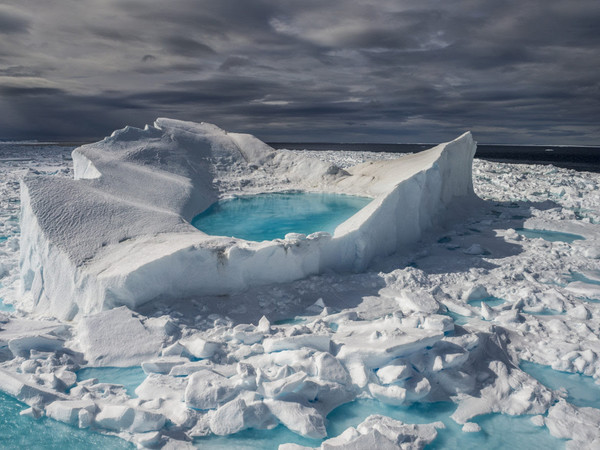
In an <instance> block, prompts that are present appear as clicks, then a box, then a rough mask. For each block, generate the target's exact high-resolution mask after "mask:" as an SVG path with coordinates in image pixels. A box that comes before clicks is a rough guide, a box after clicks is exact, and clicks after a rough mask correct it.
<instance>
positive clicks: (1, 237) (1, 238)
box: [0, 236, 8, 242]
mask: <svg viewBox="0 0 600 450" xmlns="http://www.w3.org/2000/svg"><path fill="white" fill-rule="evenodd" d="M7 239H8V237H6V236H0V242H2V241H6V240H7Z"/></svg>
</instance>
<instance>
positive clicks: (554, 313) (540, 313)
mask: <svg viewBox="0 0 600 450" xmlns="http://www.w3.org/2000/svg"><path fill="white" fill-rule="evenodd" d="M523 312H524V313H525V314H531V315H532V316H561V315H563V314H565V312H564V311H556V310H554V309H542V310H541V311H526V310H523Z"/></svg>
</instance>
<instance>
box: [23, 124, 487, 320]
mask: <svg viewBox="0 0 600 450" xmlns="http://www.w3.org/2000/svg"><path fill="white" fill-rule="evenodd" d="M475 148H476V146H475V142H474V141H473V139H472V137H471V135H470V133H465V134H464V135H462V136H460V137H459V138H457V139H456V140H454V141H451V142H449V143H445V144H440V145H438V146H436V147H434V148H432V149H430V150H427V151H424V152H421V153H418V154H414V155H408V156H405V157H402V158H398V159H396V160H388V161H378V162H367V163H363V164H359V165H357V166H354V167H351V168H349V169H346V170H343V169H340V168H339V167H336V166H333V165H331V164H328V163H325V162H322V161H320V160H318V159H315V158H311V157H308V156H303V155H301V154H298V153H294V152H290V151H285V150H282V151H275V150H274V149H272V148H271V147H269V146H268V145H266V144H265V143H263V142H261V141H260V140H258V139H257V138H255V137H253V136H251V135H246V134H236V133H227V132H225V131H223V130H221V129H220V128H218V127H216V126H214V125H210V124H206V123H200V124H196V123H190V122H182V121H176V120H170V119H157V120H156V122H155V124H154V126H146V128H145V129H143V130H142V129H137V128H132V127H126V128H124V129H122V130H118V131H115V132H114V133H113V134H112V135H111V136H110V137H107V138H105V139H104V140H102V141H100V142H97V143H94V144H89V145H84V146H82V147H79V148H77V149H75V150H74V151H73V165H74V171H75V177H74V178H75V179H74V180H65V179H57V178H56V177H50V176H29V177H26V178H25V179H24V180H23V181H22V183H21V214H22V230H21V282H22V289H23V290H24V291H25V293H26V294H27V295H26V296H25V297H24V298H25V300H23V302H24V303H23V304H22V305H21V306H22V307H24V308H25V309H29V310H34V311H37V312H42V313H45V314H50V315H54V316H56V317H59V318H63V319H69V320H70V319H73V318H76V317H77V316H78V315H80V314H88V313H93V312H98V311H101V310H105V309H110V308H114V307H117V306H121V305H126V306H128V307H130V308H132V309H135V308H136V307H138V306H140V305H142V304H144V303H146V302H148V301H151V300H153V299H158V298H160V299H168V298H181V297H188V296H201V295H209V294H227V293H231V292H235V291H240V290H243V289H245V288H247V287H249V286H252V285H260V284H268V283H274V282H286V281H292V280H296V279H300V278H303V277H306V276H308V275H311V274H317V273H320V272H323V271H325V270H334V271H362V270H364V269H365V268H366V267H367V266H368V264H369V263H370V262H371V261H372V260H373V258H375V257H380V256H385V255H388V254H391V253H393V252H396V251H401V250H403V249H406V248H408V247H410V246H411V245H414V244H415V243H416V242H417V241H418V240H419V239H420V238H421V237H422V235H423V233H424V232H425V231H427V230H430V229H432V228H434V227H437V226H440V225H442V224H443V222H444V221H445V220H447V219H449V218H451V217H452V215H456V214H457V213H458V211H464V207H465V206H468V205H469V204H471V201H472V200H473V199H474V198H476V197H475V194H474V192H473V186H472V179H471V165H472V159H473V155H474V153H475ZM286 190H301V191H319V192H333V193H343V194H351V195H362V196H368V197H372V198H373V201H372V202H371V203H369V204H368V205H367V206H366V207H364V208H363V209H362V210H360V211H359V212H358V213H356V214H355V215H354V216H352V217H351V218H350V219H348V220H347V221H346V222H344V223H342V224H341V225H339V226H338V227H337V228H336V230H335V233H334V235H333V236H331V235H329V234H327V233H314V234H311V235H309V236H303V235H298V234H290V235H287V236H286V238H285V239H276V240H273V241H264V242H251V241H245V240H242V239H236V238H231V237H223V236H209V235H206V234H205V233H203V232H201V231H199V230H197V229H196V228H194V227H192V226H191V225H190V221H191V220H192V218H193V217H194V216H196V215H197V214H199V213H200V212H202V211H204V210H205V209H206V208H208V207H209V206H210V205H211V204H212V203H214V202H215V201H217V200H218V199H219V198H223V197H225V196H230V195H246V194H257V193H262V192H275V191H286Z"/></svg>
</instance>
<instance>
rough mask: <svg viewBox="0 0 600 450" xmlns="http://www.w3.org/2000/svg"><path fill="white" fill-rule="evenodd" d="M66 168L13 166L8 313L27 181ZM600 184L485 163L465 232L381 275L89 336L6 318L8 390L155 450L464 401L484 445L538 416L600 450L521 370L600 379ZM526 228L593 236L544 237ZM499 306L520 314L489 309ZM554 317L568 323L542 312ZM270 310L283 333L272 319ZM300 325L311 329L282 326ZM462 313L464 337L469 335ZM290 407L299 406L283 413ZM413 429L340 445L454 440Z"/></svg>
mask: <svg viewBox="0 0 600 450" xmlns="http://www.w3.org/2000/svg"><path fill="white" fill-rule="evenodd" d="M366 156H368V155H366ZM331 157H332V158H338V159H340V158H344V157H348V158H354V157H356V155H343V154H338V155H331ZM61 158H62V156H59V157H58V158H49V159H45V160H41V161H39V160H38V161H30V162H26V161H20V162H18V161H15V162H13V163H11V164H10V165H8V164H6V165H2V166H1V167H0V169H1V170H2V175H3V178H2V181H1V182H0V189H2V193H3V196H2V202H3V204H2V206H3V208H2V216H1V217H0V222H1V225H0V235H2V236H5V237H7V239H5V240H3V241H0V250H1V251H2V253H1V256H0V257H1V258H2V259H1V260H0V262H1V263H2V264H3V271H2V272H3V277H2V279H1V280H0V281H1V282H2V284H3V286H2V287H1V288H0V297H3V298H4V299H5V300H6V301H7V302H10V303H17V301H18V299H19V297H18V293H17V290H18V272H19V270H18V267H17V260H18V234H19V221H18V217H17V211H18V206H19V205H18V195H17V192H16V187H17V184H16V182H17V181H18V179H19V178H20V177H21V176H22V175H23V174H24V172H25V171H26V170H27V169H28V168H32V169H35V170H37V171H39V172H46V173H55V172H58V174H56V175H55V176H61V174H63V175H67V174H68V167H67V165H66V163H65V162H64V161H63V160H62V159H61ZM599 186H600V179H599V177H598V175H595V174H587V173H577V172H573V171H567V170H561V169H553V168H549V167H540V166H512V165H510V166H509V165H504V164H497V163H487V162H483V161H477V160H476V161H475V163H474V187H475V191H476V193H477V194H478V195H479V196H480V197H482V198H484V199H485V201H486V202H485V204H483V205H482V206H481V208H480V209H478V210H477V212H476V213H475V214H473V216H472V217H471V218H470V219H469V220H468V221H467V222H466V223H462V224H461V223H458V224H455V225H453V226H452V228H451V229H450V230H449V231H447V232H445V233H444V234H443V235H440V236H431V237H429V238H427V239H426V240H425V241H424V242H423V243H422V245H421V247H420V248H419V249H417V250H415V251H412V252H409V253H407V254H405V255H394V256H390V257H388V258H385V259H383V260H381V261H379V262H377V263H376V264H375V266H373V268H372V269H371V271H369V272H367V273H363V274H346V275H335V274H325V275H320V276H314V277H310V278H308V279H305V280H300V281H296V282H291V283H286V284H282V285H279V286H264V287H256V288H253V289H251V290H249V291H247V292H245V293H239V294H234V295H231V296H230V297H228V298H227V299H225V300H224V299H223V298H221V299H220V301H213V302H211V301H210V300H211V299H210V298H203V299H196V300H193V301H191V302H180V303H177V302H174V303H168V302H165V303H161V302H157V303H156V304H149V305H147V306H146V308H143V309H142V310H141V311H140V312H139V313H138V314H133V313H131V312H129V311H128V310H127V309H125V308H120V309H117V310H112V311H111V312H105V313H100V314H95V315H90V316H89V317H87V318H86V319H85V320H84V321H82V322H80V323H79V324H78V325H74V324H73V323H69V322H62V321H58V320H54V319H44V318H41V317H39V316H35V315H31V314H28V313H25V312H24V311H16V312H14V313H6V314H3V319H2V322H3V323H2V325H0V326H1V328H2V329H1V330H0V340H1V341H2V342H3V344H2V362H1V369H2V371H3V377H2V378H1V379H2V380H3V382H2V386H0V389H2V390H3V391H5V392H7V391H8V392H12V393H13V394H12V395H14V396H16V397H20V398H21V399H22V400H27V401H28V402H29V403H32V404H33V405H34V406H35V408H33V409H31V410H28V411H27V414H31V415H35V414H37V413H40V412H42V413H45V414H47V415H49V416H52V417H56V418H58V419H60V420H63V421H65V422H70V423H73V424H74V426H79V425H82V426H85V425H86V424H87V423H88V422H86V420H89V419H91V418H93V420H92V421H91V422H89V423H90V426H91V427H92V428H94V429H100V430H104V432H106V431H110V430H113V432H115V426H116V425H115V424H117V425H118V426H119V427H120V428H119V429H120V431H119V434H120V435H121V437H123V438H125V439H128V440H131V441H133V442H137V443H139V444H140V445H147V446H152V445H155V446H160V445H163V444H164V445H167V446H168V445H172V446H178V447H181V446H183V445H185V442H186V441H187V442H190V441H189V440H190V436H193V435H201V434H207V435H208V436H209V437H207V438H204V439H209V440H208V441H206V440H203V441H201V442H202V443H203V444H207V443H208V442H210V436H212V435H213V433H215V431H217V432H222V431H223V430H225V428H223V427H225V426H227V427H229V428H226V430H227V431H232V430H233V431H235V430H237V429H242V428H243V427H245V426H253V427H255V428H256V427H260V426H261V425H260V424H258V425H257V422H256V421H257V420H258V418H261V420H264V422H262V426H267V425H268V424H269V421H270V420H271V421H278V422H282V423H286V424H289V426H290V427H291V428H293V429H296V430H297V432H300V433H304V434H305V435H309V433H310V434H313V433H316V434H315V435H317V434H318V433H320V432H321V433H322V431H320V430H322V429H321V428H320V426H319V424H320V421H319V418H318V417H319V416H321V417H324V416H325V414H326V411H327V410H328V409H330V408H332V407H334V406H335V405H336V404H341V403H345V402H348V401H351V400H352V399H354V398H363V397H366V398H372V399H376V400H377V401H379V402H382V403H384V404H390V405H394V404H400V405H407V404H409V403H410V402H415V401H417V402H430V401H441V400H449V401H452V402H454V404H456V405H457V406H458V408H457V409H456V411H455V412H454V413H453V418H454V419H455V420H456V421H457V422H459V423H465V422H466V426H465V428H464V429H465V431H473V432H475V433H477V431H476V430H477V428H478V425H477V424H475V423H473V421H475V420H476V418H477V417H478V416H479V415H481V414H485V413H486V412H498V413H503V414H523V413H525V414H530V415H531V416H532V421H533V422H534V423H536V424H538V425H539V426H542V427H545V428H546V429H548V430H549V432H550V433H551V434H552V435H554V436H556V437H558V438H561V439H572V440H573V439H574V440H573V441H571V442H570V443H569V444H568V445H569V446H570V447H571V446H572V447H573V448H593V447H594V445H596V443H597V441H595V440H597V439H598V438H599V436H598V433H597V430H598V425H599V424H600V410H599V409H596V408H590V407H580V406H576V405H573V404H570V403H569V402H568V401H567V400H564V399H561V398H562V397H563V396H564V393H561V392H560V391H551V390H549V389H548V388H546V387H544V386H543V385H542V384H540V383H539V382H538V381H537V380H536V379H535V378H533V377H531V376H529V375H527V374H526V373H524V372H522V371H521V370H520V368H519V361H520V360H526V361H532V362H536V363H539V364H544V365H547V366H552V367H553V368H554V369H557V370H563V371H569V372H575V373H581V374H586V375H588V376H593V377H594V378H596V379H598V375H599V374H600V372H599V371H600V362H599V359H598V354H599V353H600V349H598V347H597V342H598V336H600V329H599V326H598V321H597V317H599V315H600V308H599V304H598V303H594V302H592V301H590V299H591V300H593V299H594V298H596V299H598V295H597V292H598V289H597V283H598V282H599V281H598V280H600V277H599V263H598V258H599V256H600V248H599V247H600V243H599V235H600V233H599V231H598V221H599V220H600V196H599V194H598V191H599V189H598V188H599ZM519 228H526V229H546V230H555V231H562V232H566V233H575V234H579V235H581V236H583V237H585V240H584V241H581V240H578V241H577V240H576V241H573V242H571V243H568V242H561V241H557V242H549V241H545V240H543V239H532V238H528V237H524V236H521V235H520V234H519V232H518V231H516V230H518V229H519ZM488 296H493V297H496V298H501V299H503V300H505V302H504V303H502V304H500V305H498V306H487V305H482V306H480V305H481V302H482V301H483V303H485V302H486V300H485V299H486V298H487V297H488ZM199 300H202V301H199ZM548 311H551V312H554V313H555V314H554V315H548V314H543V313H545V312H548ZM263 314H264V315H266V316H267V317H268V318H269V319H270V320H269V321H270V324H268V325H267V322H266V321H264V320H263V322H262V323H259V320H260V318H261V316H262V315H263ZM295 316H300V318H301V319H302V320H296V321H293V320H288V321H285V322H282V323H278V322H277V321H279V320H281V319H291V318H294V317H295ZM459 318H460V319H461V320H460V322H461V323H465V324H464V325H462V326H461V325H457V321H458V319H459ZM123 342H138V344H137V345H128V346H125V347H123V345H122V343H123ZM326 342H329V343H330V346H329V352H325V351H323V350H324V347H323V346H324V345H325V343H326ZM420 343H421V344H420ZM421 345H423V346H421ZM369 346H372V347H374V348H375V349H376V350H378V351H380V352H381V354H383V360H382V359H380V358H381V354H378V353H377V352H372V351H370V350H368V348H369ZM428 347H431V348H428ZM344 348H345V350H343V351H342V349H344ZM385 349H389V352H386V351H385ZM124 351H126V352H124ZM192 352H194V354H195V355H196V356H194V354H192ZM161 354H162V356H161ZM328 355H330V356H328ZM388 355H389V357H390V358H392V359H391V360H389V361H388V360H386V358H387V357H388ZM354 356H355V357H354ZM135 364H142V366H143V367H144V368H145V369H146V370H147V371H148V372H149V374H148V376H147V378H146V380H145V381H144V382H143V383H142V385H141V386H140V388H138V395H137V397H136V398H130V397H129V396H128V395H127V394H126V393H125V392H124V391H123V390H120V389H119V388H118V387H116V386H111V385H107V384H106V383H104V384H103V383H93V382H80V381H76V379H75V378H74V377H73V375H72V374H74V373H75V372H76V371H77V370H78V369H79V368H80V367H85V366H88V365H90V366H91V365H96V366H103V365H104V366H111V365H112V366H114V365H120V366H123V367H126V366H130V365H135ZM340 367H341V369H339V368H340ZM336 368H337V370H335V369H336ZM253 370H254V374H253V372H252V371H253ZM202 371H204V372H205V373H204V374H203V375H204V376H203V377H200V376H199V375H196V376H195V378H201V379H203V380H209V379H210V380H213V379H214V380H217V381H218V382H219V383H220V384H218V386H219V387H222V388H223V390H221V391H220V392H224V393H225V396H224V397H218V396H217V397H209V398H206V397H202V395H200V396H198V395H196V394H197V391H196V392H195V391H193V390H190V392H189V393H188V392H187V391H188V385H189V384H190V383H189V382H190V380H191V378H192V377H193V376H194V375H193V374H194V373H196V374H198V373H201V372H202ZM184 374H187V375H184ZM4 375H6V376H4ZM211 377H212V378H211ZM196 381H197V380H196ZM211 382H212V381H211ZM255 384H256V387H255ZM66 386H68V387H70V389H69V392H68V394H67V393H66V392H65V391H66ZM197 386H198V385H197V384H196V387H197ZM215 386H217V385H215ZM203 392H205V391H203ZM228 396H231V397H228ZM65 397H66V398H65ZM315 399H316V401H315ZM53 400H54V401H53ZM186 400H187V401H188V402H190V404H192V403H193V404H195V405H200V404H202V403H199V402H207V401H209V402H210V401H214V402H216V405H217V406H218V408H214V409H210V410H202V409H190V408H188V406H187V404H186ZM49 402H52V403H49ZM64 402H67V403H64ZM68 402H70V403H68ZM242 402H243V403H242ZM278 402H282V403H284V406H285V407H286V408H285V409H277V405H281V403H278ZM294 402H296V403H297V404H298V405H300V406H301V407H305V408H312V409H310V410H309V411H310V412H311V414H309V415H308V416H304V417H312V418H313V419H314V420H313V421H312V422H308V423H307V422H305V421H302V420H297V419H295V418H293V419H289V418H288V416H285V415H282V414H283V413H284V412H288V413H289V412H290V411H293V409H292V408H291V404H293V403H294ZM51 404H52V405H54V406H51V407H50V405H51ZM92 404H93V406H92ZM213 404H215V403H213ZM261 405H266V406H265V407H266V408H268V412H267V410H265V409H264V407H263V406H261ZM81 411H87V412H81ZM219 411H220V412H219ZM256 411H264V412H265V414H264V415H260V414H256ZM282 411H283V412H282ZM302 411H303V412H305V411H304V410H302ZM240 412H242V414H241V415H240ZM244 412H245V413H244ZM98 415H100V416H99V417H98ZM161 416H162V417H164V418H165V424H166V426H165V427H160V430H159V431H158V432H157V433H155V432H154V431H145V432H143V433H142V432H140V431H141V430H147V429H148V428H159V425H161V422H162V420H163V419H162V418H161ZM75 417H76V419H75ZM292 417H294V416H292ZM80 419H81V422H80ZM117 419H118V420H117ZM364 419H366V417H365V418H364ZM130 420H131V421H130ZM406 422H408V423H410V421H406ZM271 423H273V422H271ZM311 424H312V425H311ZM323 424H324V425H325V424H326V421H323ZM482 427H483V425H482ZM416 430H418V429H416V428H412V431H411V429H410V427H409V428H406V427H403V426H402V425H400V424H398V423H394V422H390V421H386V420H385V419H383V418H377V419H376V420H371V421H369V422H367V423H366V424H365V425H364V426H361V427H360V430H358V431H356V432H355V431H352V430H350V431H349V432H347V433H344V437H343V438H340V439H339V440H338V442H340V441H341V442H347V440H353V439H368V438H369V437H372V436H376V438H377V439H381V436H384V438H385V439H388V440H389V439H390V436H391V437H392V438H395V439H400V438H402V439H407V436H413V438H412V439H413V443H414V444H413V447H418V446H419V445H422V444H423V443H424V442H426V441H427V440H428V439H432V438H433V439H434V440H433V442H434V443H435V442H436V439H439V438H440V437H439V436H438V437H437V438H435V436H434V431H435V433H437V434H438V435H442V434H443V433H444V432H445V430H444V429H440V428H437V429H435V427H434V426H431V427H428V428H427V429H420V430H418V431H416ZM484 432H485V430H484V431H482V432H480V433H484ZM377 433H379V435H378V434H377ZM410 433H413V434H410ZM364 436H367V437H364ZM328 437H333V436H328ZM417 438H419V439H421V441H420V442H421V444H419V443H416V439H417ZM362 442H364V441H362ZM368 442H372V441H368ZM377 442H379V443H381V442H384V441H381V440H380V441H377ZM557 442H558V443H557V448H560V445H559V444H560V441H557ZM370 445H371V444H370ZM372 445H375V444H372ZM517 448H518V447H517Z"/></svg>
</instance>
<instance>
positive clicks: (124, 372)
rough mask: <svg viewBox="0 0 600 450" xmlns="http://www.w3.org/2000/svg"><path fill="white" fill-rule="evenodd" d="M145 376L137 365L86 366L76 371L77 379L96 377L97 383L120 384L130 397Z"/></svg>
mask: <svg viewBox="0 0 600 450" xmlns="http://www.w3.org/2000/svg"><path fill="white" fill-rule="evenodd" d="M146 376H147V375H146V374H145V373H144V371H143V370H142V368H141V367H139V366H134V367H88V368H85V369H81V370H78V371H77V381H81V380H88V379H90V378H96V379H97V380H98V382H99V383H111V384H122V385H123V387H125V390H126V391H127V394H129V396H130V397H135V388H137V387H138V386H139V385H140V384H142V382H143V381H144V380H145V379H146Z"/></svg>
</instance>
